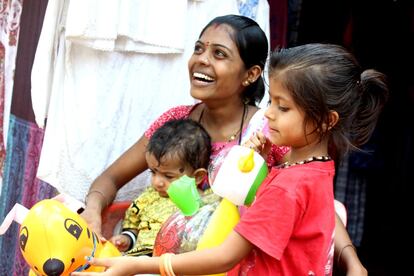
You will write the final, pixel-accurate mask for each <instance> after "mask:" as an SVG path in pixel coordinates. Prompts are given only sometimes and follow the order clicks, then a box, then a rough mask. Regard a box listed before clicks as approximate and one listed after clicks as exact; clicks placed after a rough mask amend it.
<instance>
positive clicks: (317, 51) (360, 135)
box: [269, 43, 389, 159]
mask: <svg viewBox="0 0 414 276" xmlns="http://www.w3.org/2000/svg"><path fill="white" fill-rule="evenodd" d="M269 79H270V81H272V79H277V80H279V81H281V83H282V85H284V87H285V88H286V89H287V90H289V91H290V92H291V95H292V97H293V99H294V101H295V103H296V104H297V105H298V106H299V107H300V108H301V109H302V110H303V111H304V112H305V125H306V122H310V121H312V122H315V123H316V126H317V128H316V130H315V131H318V132H319V133H320V135H321V139H322V137H324V136H328V135H329V142H330V145H329V146H330V149H334V152H330V154H332V155H334V156H335V157H336V159H337V158H339V157H341V155H343V154H345V153H346V152H348V151H349V150H350V149H353V150H355V149H358V147H359V146H361V145H362V144H364V143H366V142H367V141H368V139H369V138H370V136H371V134H372V132H373V131H374V128H375V125H376V122H377V119H378V117H379V114H380V112H381V110H382V107H383V106H384V105H385V103H386V101H387V99H388V93H389V92H388V87H387V84H386V77H385V75H384V74H382V73H380V72H378V71H376V70H373V69H370V70H365V71H363V70H362V69H361V67H360V66H359V64H358V62H357V61H356V59H355V57H354V56H353V55H352V54H351V53H349V52H348V51H347V50H346V49H345V48H343V47H342V46H339V45H333V44H318V43H314V44H306V45H301V46H297V47H293V48H288V49H281V50H276V51H275V52H273V54H272V55H271V58H270V62H269ZM332 110H333V111H336V112H337V113H338V114H339V120H338V122H337V124H336V125H335V126H333V127H332V128H331V129H330V130H328V128H327V127H326V126H329V114H330V111H332Z"/></svg>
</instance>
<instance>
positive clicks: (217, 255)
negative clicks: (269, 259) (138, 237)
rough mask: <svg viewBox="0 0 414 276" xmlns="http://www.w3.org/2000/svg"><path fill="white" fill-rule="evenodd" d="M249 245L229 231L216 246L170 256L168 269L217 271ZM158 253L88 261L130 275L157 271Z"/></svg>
mask: <svg viewBox="0 0 414 276" xmlns="http://www.w3.org/2000/svg"><path fill="white" fill-rule="evenodd" d="M252 247H253V245H252V244H251V243H250V242H249V241H247V240H246V239H244V238H243V237H242V236H240V235H239V234H238V233H237V232H235V231H232V232H231V233H230V235H229V236H228V237H227V239H226V240H225V241H224V242H223V243H222V244H221V245H219V246H217V247H214V248H211V249H205V250H200V251H192V252H188V253H184V254H179V255H174V256H172V257H171V264H172V269H173V271H174V273H175V274H176V275H205V274H214V273H221V272H226V271H228V270H230V269H231V268H232V267H234V266H235V265H236V264H238V263H239V262H240V261H241V260H242V259H243V258H244V257H245V256H246V255H247V254H248V253H249V252H250V250H252ZM160 259H161V258H159V257H152V258H146V257H140V258H137V257H125V256H123V257H115V258H102V259H99V258H95V259H93V260H91V262H90V263H91V264H92V265H96V266H105V267H107V270H106V271H105V272H103V275H113V276H115V275H134V274H139V273H141V274H142V273H160V269H159V267H160V266H159V263H160ZM71 275H73V276H81V275H84V276H88V275H97V274H96V273H93V272H82V273H80V272H73V273H72V274H71Z"/></svg>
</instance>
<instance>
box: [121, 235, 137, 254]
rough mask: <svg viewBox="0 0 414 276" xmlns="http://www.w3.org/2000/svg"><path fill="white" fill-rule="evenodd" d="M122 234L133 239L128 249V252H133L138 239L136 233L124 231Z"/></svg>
mask: <svg viewBox="0 0 414 276" xmlns="http://www.w3.org/2000/svg"><path fill="white" fill-rule="evenodd" d="M121 234H122V235H125V236H128V237H129V238H130V239H131V243H130V245H129V247H128V250H131V249H132V248H133V247H134V245H135V243H136V242H137V237H135V234H134V233H132V232H131V231H128V230H125V231H122V232H121Z"/></svg>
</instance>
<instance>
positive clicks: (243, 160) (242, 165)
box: [238, 149, 254, 173]
mask: <svg viewBox="0 0 414 276" xmlns="http://www.w3.org/2000/svg"><path fill="white" fill-rule="evenodd" d="M238 165H239V170H240V171H241V172H244V173H248V172H250V171H251V170H253V168H254V150H253V149H250V151H249V153H248V154H247V155H244V156H242V157H240V159H239V163H238Z"/></svg>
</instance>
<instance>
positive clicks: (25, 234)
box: [19, 226, 29, 251]
mask: <svg viewBox="0 0 414 276" xmlns="http://www.w3.org/2000/svg"><path fill="white" fill-rule="evenodd" d="M28 239H29V229H27V227H26V226H24V227H23V228H22V230H20V237H19V244H20V248H21V249H22V251H24V249H25V247H26V244H27V240H28Z"/></svg>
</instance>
